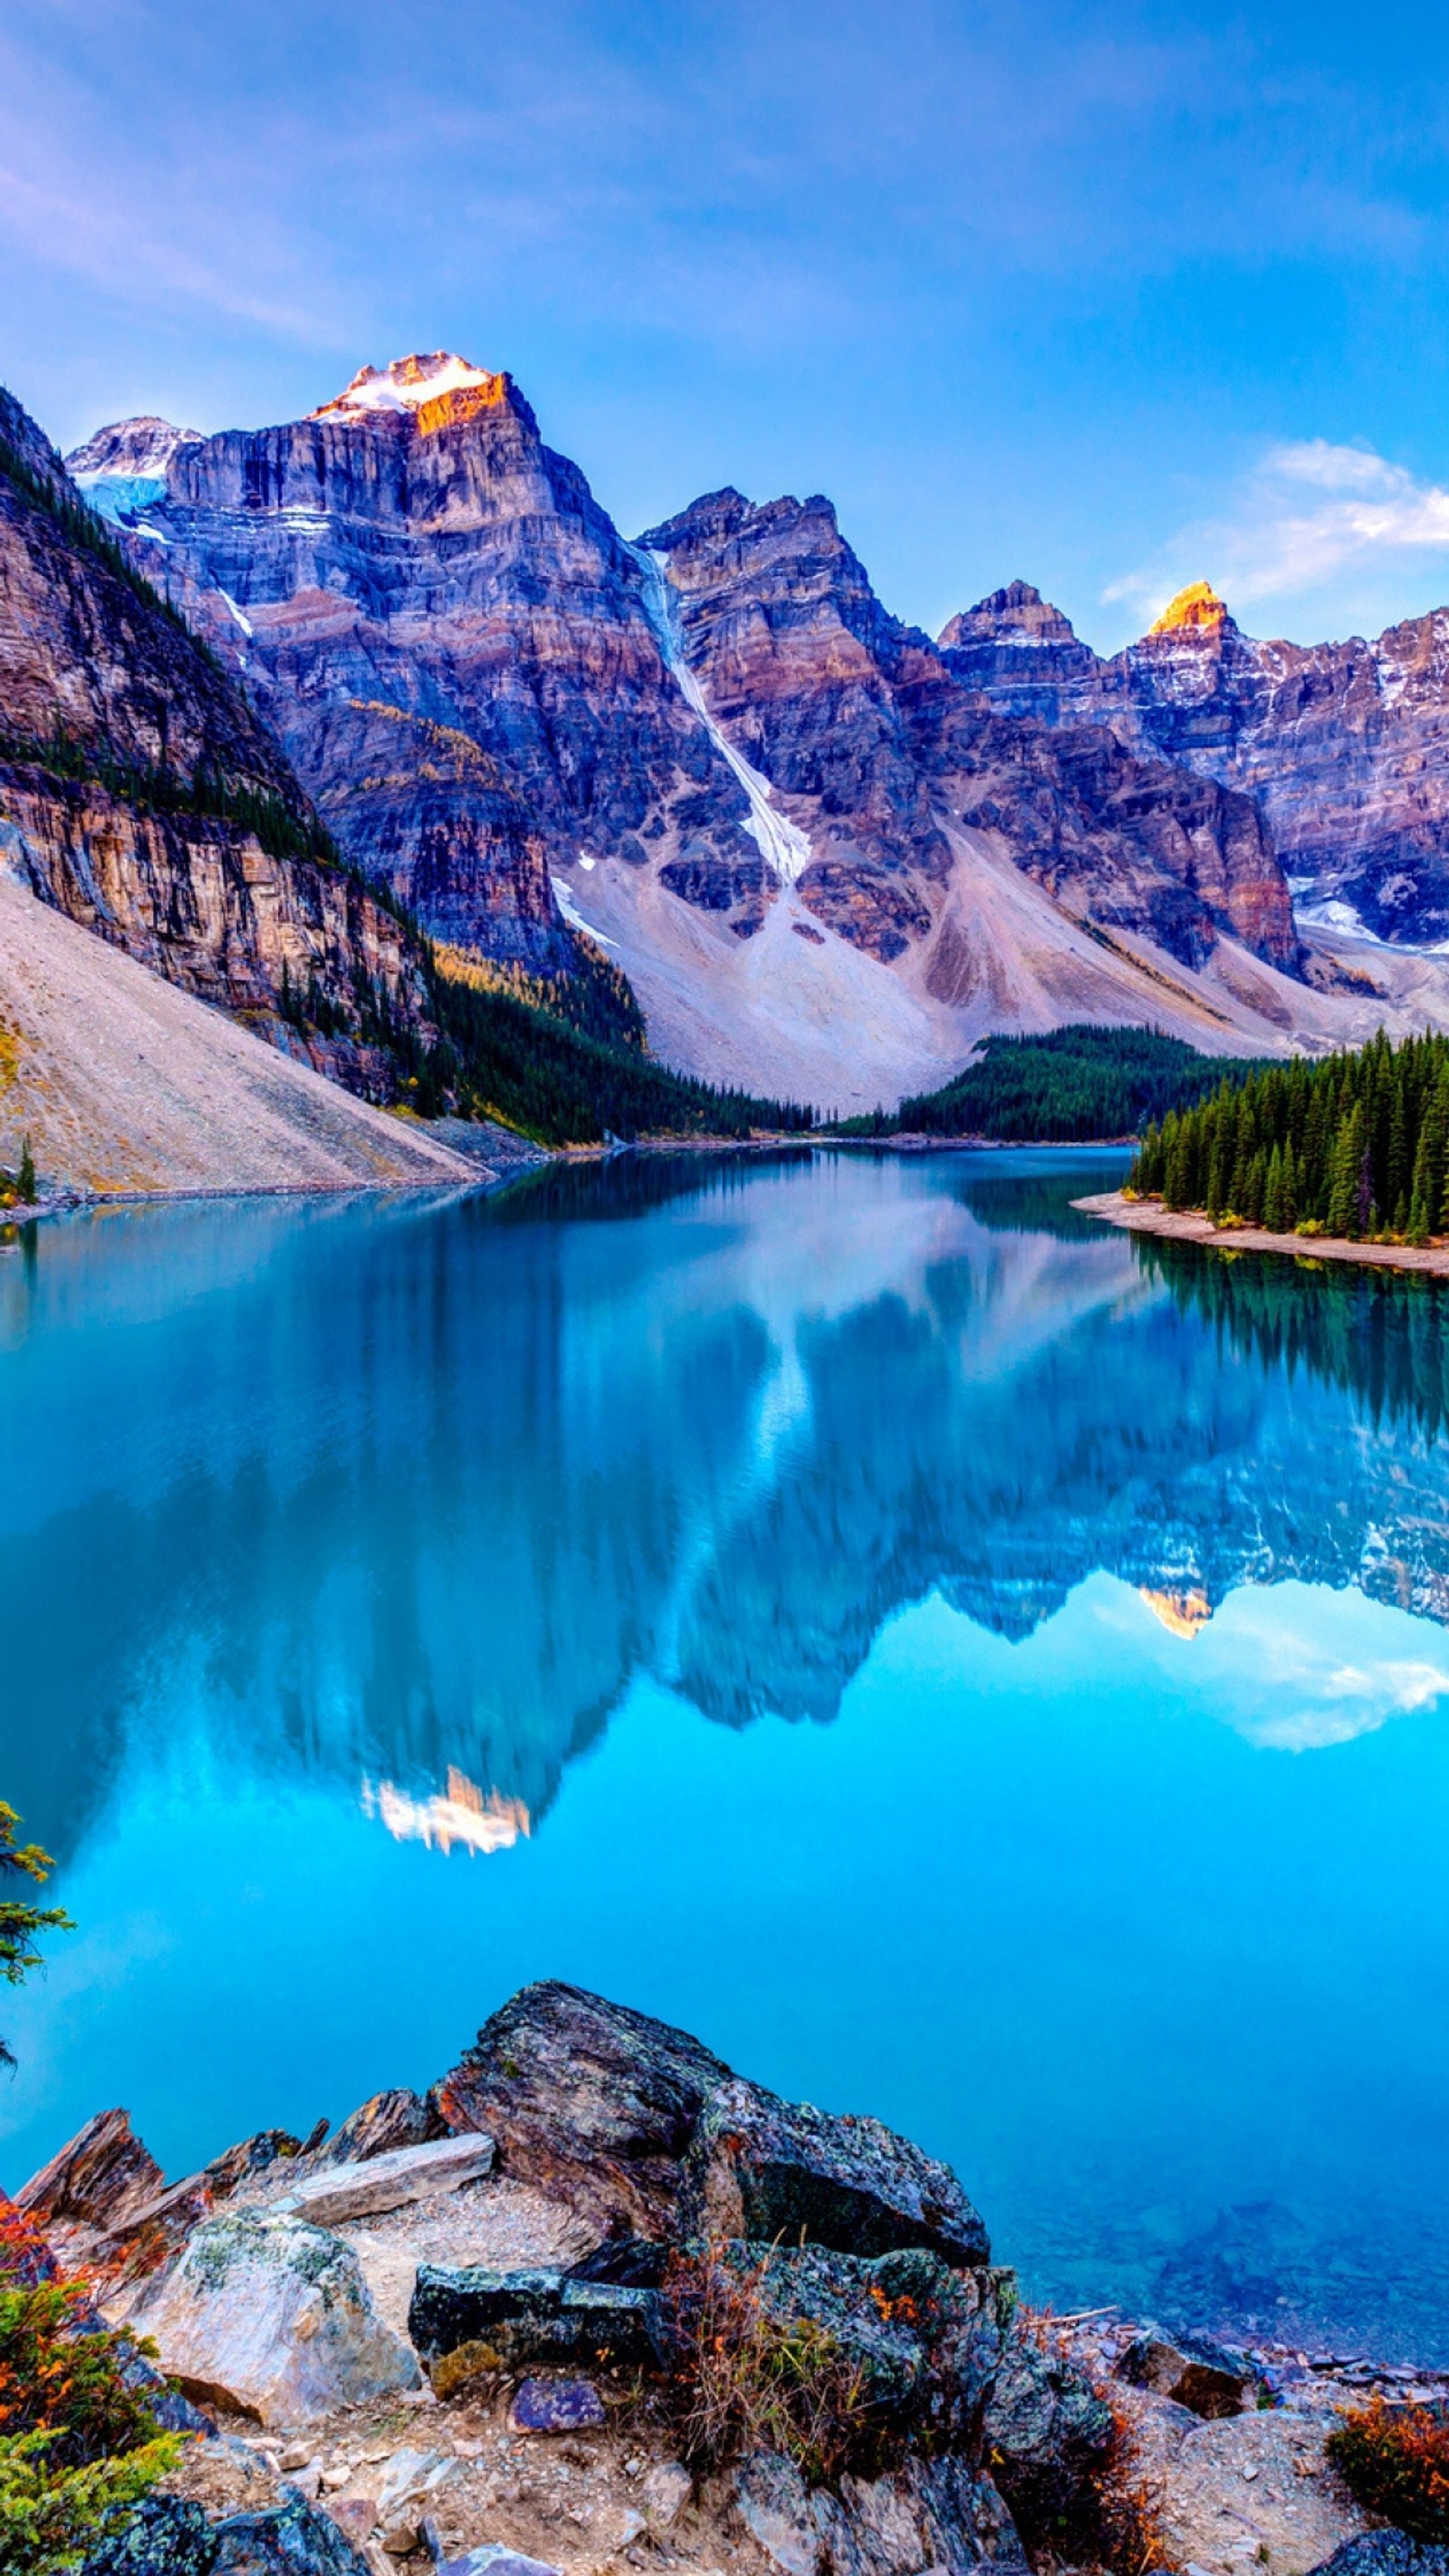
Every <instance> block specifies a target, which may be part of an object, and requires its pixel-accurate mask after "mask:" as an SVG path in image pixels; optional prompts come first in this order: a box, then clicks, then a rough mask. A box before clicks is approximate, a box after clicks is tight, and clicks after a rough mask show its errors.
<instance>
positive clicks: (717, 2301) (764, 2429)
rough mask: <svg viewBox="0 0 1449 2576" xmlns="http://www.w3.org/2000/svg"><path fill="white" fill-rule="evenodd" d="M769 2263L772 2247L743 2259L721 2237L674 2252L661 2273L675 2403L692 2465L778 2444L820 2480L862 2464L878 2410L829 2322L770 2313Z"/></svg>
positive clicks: (712, 2465) (706, 2466) (705, 2466)
mask: <svg viewBox="0 0 1449 2576" xmlns="http://www.w3.org/2000/svg"><path fill="white" fill-rule="evenodd" d="M769 2268H770V2257H769V2255H768V2254H767V2255H765V2256H764V2258H763V2259H762V2260H761V2261H759V2262H757V2263H739V2262H735V2261H731V2260H730V2259H729V2257H728V2256H727V2254H726V2252H725V2250H724V2248H723V2247H722V2246H720V2245H706V2246H705V2247H704V2249H703V2250H702V2252H700V2253H697V2254H695V2253H691V2254H676V2255H675V2256H674V2257H673V2259H672V2260H671V2263H670V2265H669V2269H668V2271H667V2272H666V2274H665V2280H664V2296H665V2301H666V2305H667V2308H668V2311H669V2315H670V2320H671V2324H672V2328H673V2333H674V2339H675V2344H676V2349H677V2353H678V2361H677V2365H676V2369H675V2371H674V2373H673V2375H672V2377H671V2380H670V2383H669V2402H670V2404H671V2405H672V2406H673V2407H674V2409H675V2410H676V2413H677V2419H678V2429H679V2434H680V2442H681V2448H682V2451H683V2455H684V2458H685V2460H686V2462H687V2463H688V2465H689V2467H690V2468H691V2469H693V2470H696V2471H698V2472H704V2473H707V2472H708V2471H710V2470H712V2469H716V2468H719V2467H721V2466H722V2465H723V2463H724V2462H725V2461H727V2460H731V2459H734V2458H737V2457H738V2456H739V2455H740V2454H741V2453H742V2452H746V2451H777V2452H780V2453H783V2455H784V2457H785V2458H786V2459H790V2460H793V2461H794V2462H795V2463H796V2465H797V2467H798V2468H799V2469H800V2470H801V2471H802V2473H803V2474H804V2476H805V2477H807V2478H808V2479H810V2480H811V2482H812V2483H813V2484H817V2485H818V2484H819V2483H820V2482H821V2481H822V2480H823V2479H826V2478H831V2477H834V2476H837V2475H838V2474H839V2472H840V2471H841V2470H842V2469H843V2468H846V2467H849V2466H853V2465H856V2466H858V2465H861V2464H862V2461H863V2458H864V2455H866V2454H867V2453H869V2451H870V2450H871V2448H872V2445H873V2439H874V2436H875V2433H876V2427H875V2424H874V2420H873V2410H872V2409H871V2407H870V2405H869V2402H868V2400H867V2397H866V2394H865V2390H864V2386H863V2382H862V2378H861V2373H860V2371H859V2369H858V2368H855V2367H852V2366H851V2364H850V2363H849V2362H848V2361H847V2359H846V2357H845V2355H844V2354H843V2352H842V2351H841V2348H840V2345H839V2343H838V2342H837V2340H836V2338H835V2336H834V2335H833V2334H831V2333H830V2331H829V2329H828V2328H827V2327H825V2326H822V2325H820V2324H818V2323H817V2322H816V2320H815V2319H814V2318H812V2317H794V2318H784V2317H780V2316H776V2315H774V2314H773V2313H772V2312H771V2309H770V2306H769V2303H768V2301H767V2299H766V2297H765V2295H764V2286H765V2280H766V2275H767V2274H768V2271H769Z"/></svg>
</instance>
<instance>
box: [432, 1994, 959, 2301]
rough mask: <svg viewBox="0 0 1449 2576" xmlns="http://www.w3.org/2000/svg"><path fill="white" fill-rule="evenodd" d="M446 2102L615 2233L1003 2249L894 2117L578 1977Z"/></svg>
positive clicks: (467, 2073)
mask: <svg viewBox="0 0 1449 2576" xmlns="http://www.w3.org/2000/svg"><path fill="white" fill-rule="evenodd" d="M430 2099H432V2100H433V2101H434V2102H435V2104H436V2108H437V2110H438V2113H439V2115H440V2116H441V2117H442V2118H443V2119H444V2120H446V2122H447V2124H448V2126H449V2127H450V2128H452V2129H455V2130H465V2129H466V2130H474V2129H478V2130H483V2131H485V2132H486V2133H487V2134H488V2135H490V2136H492V2137H494V2138H496V2139H497V2141H498V2150H499V2161H500V2165H501V2167H502V2170H503V2171H504V2172H505V2173H509V2174H516V2175H518V2176H520V2177H521V2178H522V2179H523V2180H524V2181H527V2182H532V2183H535V2184H537V2185H538V2186H539V2187H540V2188H541V2189H543V2190H545V2191H549V2192H553V2193H555V2194H557V2195H558V2196H560V2197H561V2198H563V2199H565V2200H567V2201H568V2202H569V2203H570V2205H571V2206H572V2207H573V2208H574V2209H575V2210H577V2211H579V2212H580V2213H581V2214H582V2215H584V2216H586V2217H588V2218H590V2219H592V2220H593V2221H594V2222H595V2224H596V2225H597V2226H598V2227H599V2230H600V2235H601V2238H603V2239H604V2240H606V2241H607V2240H613V2239H620V2238H632V2239H635V2240H638V2239H645V2240H648V2239H653V2240H655V2241H659V2240H662V2239H664V2238H668V2237H677V2236H713V2237H716V2238H720V2239H733V2238H760V2239H764V2240H769V2239H772V2238H774V2237H776V2236H780V2237H788V2238H790V2239H791V2240H792V2241H793V2240H797V2239H798V2238H799V2237H800V2235H801V2232H802V2230H803V2232H804V2234H805V2235H806V2236H807V2237H808V2238H810V2239H811V2240H812V2241H813V2242H814V2243H816V2244H820V2245H826V2246H829V2247H831V2248H833V2249H834V2250H835V2251H836V2252H837V2253H841V2254H858V2255H864V2256H867V2257H869V2256H872V2255H876V2254H887V2253H892V2252H895V2251H897V2250H898V2249H900V2248H902V2247H906V2246H913V2245H918V2246H923V2247H925V2248H926V2249H927V2250H928V2251H929V2252H931V2253H934V2254H939V2255H941V2256H942V2257H943V2258H944V2259H945V2260H946V2261H947V2262H948V2263H955V2264H960V2265H962V2266H966V2267H970V2266H973V2265H978V2266H979V2265H984V2264H986V2263H987V2262H989V2260H990V2247H989V2244H988V2242H987V2236H986V2230H985V2227H984V2226H983V2225H982V2222H981V2219H980V2217H979V2216H978V2214H977V2212H976V2211H975V2209H973V2207H972V2205H971V2203H970V2201H969V2200H968V2199H967V2197H966V2194H965V2192H964V2191H963V2190H962V2188H961V2185H960V2183H959V2182H958V2181H957V2179H956V2176H955V2175H954V2174H953V2173H952V2171H951V2169H950V2167H949V2165H944V2164H941V2163H939V2162H938V2161H937V2160H936V2159H935V2158H934V2157H932V2156H928V2155H925V2154H923V2153H922V2151H921V2149H920V2148H919V2147H916V2146H912V2144H911V2143H910V2141H909V2140H908V2139H906V2138H902V2137H898V2136H897V2135H896V2133H895V2132H894V2131H893V2130H891V2129H888V2128H886V2127H885V2126H884V2124H883V2123H882V2122H881V2121H879V2120H874V2119H868V2118H858V2117H854V2116H852V2115H849V2114H839V2115H836V2114H831V2113H827V2112H823V2111H817V2110H815V2109H814V2108H813V2106H812V2105H811V2104H809V2103H805V2102H786V2101H782V2100H781V2098H780V2096H779V2095H778V2094H775V2093H770V2092H767V2091H766V2090H765V2088H764V2087H763V2086H761V2085H758V2084H750V2083H746V2082H745V2081H744V2080H743V2079H742V2078H740V2077H738V2076H735V2075H733V2074H732V2073H731V2071H730V2069H729V2068H728V2067H727V2066H726V2065H725V2064H724V2063H723V2061H722V2060H721V2059H720V2058H718V2057H715V2056H714V2055H712V2053H711V2052H710V2050H709V2049H707V2048H704V2047H702V2046H701V2044H700V2042H699V2041H698V2040H697V2039H692V2038H690V2036H689V2034H688V2033H687V2032H685V2031H682V2030H674V2029H672V2028H671V2027H670V2025H669V2024H668V2023H667V2022H660V2021H652V2020H650V2018H649V2017H648V2015H647V2014H644V2013H637V2012H631V2011H628V2010H627V2009H626V2008H625V2007H624V2006H623V2005H620V2004H610V2003H605V2002H603V2001H602V2000H601V1999H600V1997H599V1996H597V1995H589V1994H584V1993H583V1992H581V1990H580V1989H579V1988H578V1987H577V1986H565V1985H558V1984H544V1985H535V1986H525V1987H524V1988H523V1990H522V1992H521V1993H520V1994H517V1995H514V1996H513V1997H512V1999H511V2001H509V2002H508V2003H506V2004H504V2005H503V2006H502V2007H501V2009H500V2010H499V2011H498V2012H496V2013H494V2015H493V2017H492V2019H491V2020H490V2021H488V2022H485V2024H484V2026H483V2028H482V2030H481V2031H480V2032H479V2034H478V2038H477V2040H476V2042H475V2044H474V2046H473V2047H472V2048H470V2049H469V2050H468V2052H467V2054H466V2055H465V2056H464V2057H463V2058H462V2059H461V2060H460V2061H459V2063H458V2065H457V2066H455V2067H454V2068H453V2070H452V2072H451V2074H449V2075H446V2076H445V2077H444V2078H443V2081H442V2083H441V2084H439V2085H437V2086H436V2087H435V2088H434V2094H433V2096H431V2097H430Z"/></svg>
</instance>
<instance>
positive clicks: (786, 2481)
mask: <svg viewBox="0 0 1449 2576" xmlns="http://www.w3.org/2000/svg"><path fill="white" fill-rule="evenodd" d="M733 2500H734V2505H735V2509H736V2511H737V2513H738V2514H739V2517H740V2520H741V2521H742V2522H743V2524H744V2526H745V2528H746V2530H747V2531H748V2532H749V2534H750V2537H751V2538H752V2540H754V2542H755V2544H756V2546H757V2547H758V2548H760V2549H762V2550H763V2551H764V2552H765V2555H766V2556H767V2557H768V2558H770V2559H772V2560H773V2562H774V2564H775V2565H776V2567H778V2568H779V2569H780V2570H781V2576H820V2571H821V2570H822V2568H823V2567H828V2568H829V2569H830V2571H831V2576H921V2572H922V2571H923V2570H932V2571H934V2570H938V2569H939V2570H942V2571H947V2576H967V2571H968V2570H974V2569H979V2568H981V2567H983V2566H995V2567H999V2568H1001V2569H1002V2570H1003V2572H1004V2571H1007V2570H1010V2571H1012V2576H1026V2564H1027V2562H1026V2558H1025V2554H1024V2552H1023V2550H1022V2547H1021V2543H1020V2540H1019V2539H1018V2537H1017V2534H1016V2531H1015V2528H1014V2526H1013V2524H1012V2520H1011V2516H1010V2514H1009V2513H1008V2512H1007V2510H1006V2507H1005V2506H1004V2504H1003V2503H1002V2501H1001V2498H1000V2496H999V2495H997V2493H996V2491H995V2489H994V2488H993V2487H992V2485H991V2483H990V2481H989V2480H988V2479H984V2478H973V2477H972V2475H971V2473H970V2471H969V2470H968V2469H967V2468H966V2467H965V2466H964V2464H963V2463H962V2462H961V2461H960V2460H958V2459H954V2458H952V2457H950V2456H946V2457H944V2458H939V2459H935V2460H931V2461H924V2460H922V2459H920V2458H919V2457H914V2456H913V2457H911V2458H909V2459H908V2460H907V2461H906V2462H905V2463H904V2465H903V2466H902V2467H901V2468H899V2469H897V2470H895V2471H892V2472H891V2473H889V2474H888V2475H886V2476H885V2477H880V2478H875V2479H871V2480H868V2481H867V2480H863V2479H860V2478H854V2477H849V2476H847V2477H843V2478H842V2479H841V2480H840V2484H839V2487H838V2489H830V2488H826V2487H820V2488H817V2489H816V2490H815V2491H814V2492H813V2493H812V2492H811V2491H810V2490H809V2489H808V2488H807V2487H806V2484H805V2480H804V2478H803V2477H802V2475H801V2473H800V2471H799V2469H798V2468H796V2466H795V2464H794V2462H793V2461H790V2460H786V2459H782V2458H780V2457H779V2456H778V2455H776V2454H774V2453H766V2452H760V2453H756V2454H755V2455H754V2456H753V2457H752V2458H750V2459H748V2460H746V2461H744V2462H743V2463H742V2464H741V2466H740V2468H739V2470H738V2471H737V2472H736V2476H735V2488H734V2499H733Z"/></svg>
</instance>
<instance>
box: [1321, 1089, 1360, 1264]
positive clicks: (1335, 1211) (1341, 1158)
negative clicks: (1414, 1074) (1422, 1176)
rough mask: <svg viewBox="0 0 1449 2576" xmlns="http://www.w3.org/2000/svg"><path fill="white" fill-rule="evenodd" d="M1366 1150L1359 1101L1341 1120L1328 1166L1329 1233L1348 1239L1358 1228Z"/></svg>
mask: <svg viewBox="0 0 1449 2576" xmlns="http://www.w3.org/2000/svg"><path fill="white" fill-rule="evenodd" d="M1363 1152H1364V1115H1363V1104H1362V1102H1361V1101H1356V1102H1355V1103H1354V1105H1353V1107H1352V1108H1351V1109H1350V1110H1349V1112H1348V1114H1347V1116H1346V1117H1343V1118H1341V1119H1340V1120H1339V1124H1338V1132H1337V1134H1336V1135H1335V1137H1334V1140H1333V1153H1332V1157H1331V1159H1330V1162H1329V1167H1328V1217H1327V1225H1328V1231H1329V1233H1330V1234H1333V1235H1339V1236H1343V1237H1345V1238H1346V1237H1348V1236H1351V1235H1356V1234H1357V1233H1358V1231H1359V1217H1358V1191H1359V1174H1360V1171H1361V1169H1362V1166H1363Z"/></svg>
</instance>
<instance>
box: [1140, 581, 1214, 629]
mask: <svg viewBox="0 0 1449 2576" xmlns="http://www.w3.org/2000/svg"><path fill="white" fill-rule="evenodd" d="M1232 622H1233V621H1232V618H1231V617H1230V616H1229V614H1228V604H1227V601H1226V600H1225V599H1220V598H1219V597H1218V594H1217V592H1216V591H1215V590H1214V588H1213V586H1212V583H1211V582H1210V581H1190V582H1189V583H1188V586H1187V588H1186V590H1180V591H1179V592H1178V594H1177V597H1176V598H1175V599H1170V600H1169V601H1168V603H1167V606H1166V607H1165V608H1164V610H1163V612H1162V615H1161V616H1160V617H1159V618H1157V619H1155V620H1154V622H1153V624H1152V625H1151V626H1149V627H1148V629H1147V632H1148V634H1149V635H1182V634H1191V633H1199V634H1209V635H1220V634H1221V633H1222V630H1223V628H1224V627H1225V626H1231V625H1232Z"/></svg>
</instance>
